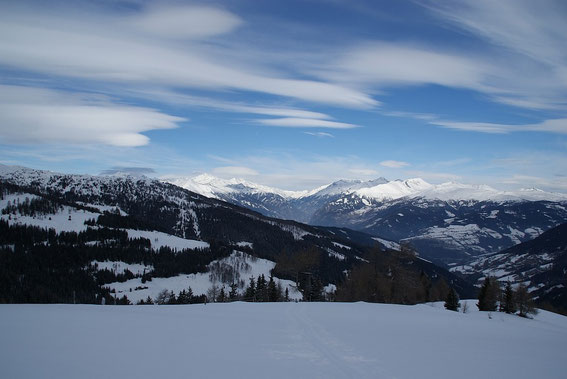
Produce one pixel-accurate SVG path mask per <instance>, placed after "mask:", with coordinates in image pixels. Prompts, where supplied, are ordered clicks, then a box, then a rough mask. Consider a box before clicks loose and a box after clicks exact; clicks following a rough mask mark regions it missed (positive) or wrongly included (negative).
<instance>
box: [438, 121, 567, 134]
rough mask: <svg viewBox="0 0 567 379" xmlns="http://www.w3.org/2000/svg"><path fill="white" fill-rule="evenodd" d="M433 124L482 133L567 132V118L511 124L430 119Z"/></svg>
mask: <svg viewBox="0 0 567 379" xmlns="http://www.w3.org/2000/svg"><path fill="white" fill-rule="evenodd" d="M430 123H431V124H434V125H439V126H442V127H444V128H449V129H457V130H466V131H473V132H482V133H495V134H507V133H512V132H548V133H559V134H567V118H562V119H555V120H545V121H542V122H540V123H536V124H524V125H511V124H493V123H488V122H457V121H443V120H435V121H430Z"/></svg>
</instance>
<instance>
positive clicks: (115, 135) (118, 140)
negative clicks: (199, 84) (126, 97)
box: [0, 85, 185, 146]
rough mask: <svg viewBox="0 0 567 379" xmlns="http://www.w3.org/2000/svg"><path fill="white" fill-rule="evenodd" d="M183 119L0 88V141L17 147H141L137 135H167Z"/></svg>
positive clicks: (43, 92) (56, 94)
mask: <svg viewBox="0 0 567 379" xmlns="http://www.w3.org/2000/svg"><path fill="white" fill-rule="evenodd" d="M182 121H185V119H184V118H181V117H175V116H170V115H167V114H164V113H161V112H158V111H155V110H153V109H148V108H142V107H132V106H125V105H118V104H113V103H111V102H108V101H104V100H94V99H89V98H86V97H85V96H82V97H81V96H78V95H77V94H74V95H72V96H71V95H69V94H67V93H64V92H59V91H54V90H47V89H40V88H32V87H21V86H7V85H0V140H1V141H2V142H3V143H17V144H30V143H31V144H48V143H70V144H104V145H112V146H142V145H146V144H147V143H148V142H149V138H148V137H147V136H145V135H143V134H141V133H143V132H147V131H150V130H159V129H172V128H176V127H178V123H180V122H182Z"/></svg>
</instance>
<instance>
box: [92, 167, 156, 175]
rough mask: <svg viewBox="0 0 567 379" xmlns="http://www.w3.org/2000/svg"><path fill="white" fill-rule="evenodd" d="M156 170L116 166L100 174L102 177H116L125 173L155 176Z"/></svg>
mask: <svg viewBox="0 0 567 379" xmlns="http://www.w3.org/2000/svg"><path fill="white" fill-rule="evenodd" d="M155 172H156V170H154V169H153V168H150V167H123V166H115V167H112V168H109V169H106V170H102V171H101V172H100V174H101V175H115V174H118V173H125V174H131V175H146V174H155Z"/></svg>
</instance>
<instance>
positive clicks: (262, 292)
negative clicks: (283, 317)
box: [256, 274, 268, 301]
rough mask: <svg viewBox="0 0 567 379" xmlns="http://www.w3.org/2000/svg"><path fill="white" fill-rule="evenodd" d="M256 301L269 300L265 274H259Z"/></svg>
mask: <svg viewBox="0 0 567 379" xmlns="http://www.w3.org/2000/svg"><path fill="white" fill-rule="evenodd" d="M256 301H268V296H267V285H266V277H265V276H264V274H262V275H259V276H258V280H257V281H256Z"/></svg>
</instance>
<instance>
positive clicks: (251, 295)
mask: <svg viewBox="0 0 567 379" xmlns="http://www.w3.org/2000/svg"><path fill="white" fill-rule="evenodd" d="M244 300H246V301H256V282H255V281H254V277H253V276H251V277H250V284H248V287H247V288H246V291H245V293H244Z"/></svg>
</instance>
